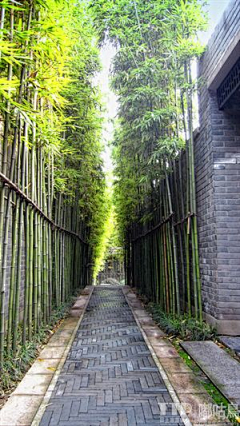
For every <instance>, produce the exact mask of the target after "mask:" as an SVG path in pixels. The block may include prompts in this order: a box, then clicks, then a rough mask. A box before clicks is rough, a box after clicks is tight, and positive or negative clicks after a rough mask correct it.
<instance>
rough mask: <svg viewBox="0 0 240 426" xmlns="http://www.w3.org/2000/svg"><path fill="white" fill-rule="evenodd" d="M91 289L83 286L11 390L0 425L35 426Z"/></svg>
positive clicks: (0, 418) (0, 415) (49, 394)
mask: <svg viewBox="0 0 240 426" xmlns="http://www.w3.org/2000/svg"><path fill="white" fill-rule="evenodd" d="M92 292H93V287H90V286H87V287H85V288H84V289H83V290H82V292H81V295H80V296H79V297H78V299H77V301H76V303H75V304H74V306H73V307H72V309H71V311H70V315H69V316H68V317H67V318H65V319H64V320H63V322H62V324H61V325H60V327H59V329H58V330H57V332H56V333H55V334H54V335H53V336H52V337H51V338H50V340H49V342H48V343H47V345H46V346H45V347H44V349H43V350H42V351H41V352H40V354H39V356H38V358H37V359H36V361H35V362H34V363H33V365H32V366H31V368H30V369H29V370H28V372H27V373H26V375H25V376H24V378H23V379H22V381H21V382H20V383H19V385H18V386H17V388H16V389H15V390H14V392H13V393H12V395H11V396H10V398H9V400H8V401H7V402H6V404H5V405H4V406H3V408H2V410H1V413H0V426H31V425H34V426H37V425H38V424H39V422H40V420H41V418H42V415H43V413H44V410H45V408H46V406H47V404H48V402H49V399H50V397H51V394H52V391H53V389H54V386H55V383H56V381H57V378H58V376H59V373H60V371H61V369H62V366H63V364H64V362H65V360H66V358H67V355H68V352H69V350H70V347H71V345H72V342H73V340H74V338H75V335H76V332H77V330H78V327H79V325H80V323H81V321H82V318H83V315H84V313H85V310H86V308H87V306H88V302H89V300H90V297H91V295H92Z"/></svg>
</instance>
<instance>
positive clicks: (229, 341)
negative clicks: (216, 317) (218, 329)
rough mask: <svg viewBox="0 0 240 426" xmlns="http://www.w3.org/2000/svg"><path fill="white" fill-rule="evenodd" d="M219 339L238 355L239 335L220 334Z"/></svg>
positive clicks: (239, 354) (239, 346) (239, 351)
mask: <svg viewBox="0 0 240 426" xmlns="http://www.w3.org/2000/svg"><path fill="white" fill-rule="evenodd" d="M219 340H220V342H222V343H223V344H224V345H225V346H227V347H228V348H229V349H232V351H234V352H236V354H237V355H238V356H240V336H236V337H230V336H220V337H219Z"/></svg>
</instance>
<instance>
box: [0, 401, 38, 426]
mask: <svg viewBox="0 0 240 426" xmlns="http://www.w3.org/2000/svg"><path fill="white" fill-rule="evenodd" d="M42 399H43V396H42V395H12V396H11V397H10V398H9V400H8V402H7V404H5V405H4V407H3V408H2V409H1V412H0V425H1V426H30V425H31V424H32V419H33V417H34V416H35V414H36V412H37V409H38V407H39V405H40V404H41V402H42Z"/></svg>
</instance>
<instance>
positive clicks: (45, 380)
mask: <svg viewBox="0 0 240 426" xmlns="http://www.w3.org/2000/svg"><path fill="white" fill-rule="evenodd" d="M51 379H52V375H49V374H44V375H43V374H41V375H38V374H26V376H25V377H24V378H23V379H22V381H21V382H20V383H19V385H18V387H17V388H16V389H15V391H14V392H13V395H44V394H45V393H46V390H47V388H48V386H49V384H50V381H51Z"/></svg>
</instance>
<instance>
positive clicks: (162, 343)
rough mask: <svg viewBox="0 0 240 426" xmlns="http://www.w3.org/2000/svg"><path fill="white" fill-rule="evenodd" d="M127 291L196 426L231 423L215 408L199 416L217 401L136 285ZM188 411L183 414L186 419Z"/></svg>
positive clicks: (147, 337)
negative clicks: (158, 322) (214, 411)
mask: <svg viewBox="0 0 240 426" xmlns="http://www.w3.org/2000/svg"><path fill="white" fill-rule="evenodd" d="M123 292H124V294H125V297H126V300H127V301H128V304H129V306H130V307H131V309H132V312H133V315H134V317H135V319H136V322H137V323H138V325H139V327H140V329H141V331H142V333H143V336H144V338H145V341H146V343H147V345H148V347H149V349H150V350H151V353H152V356H153V357H154V360H155V362H156V360H157V362H156V364H157V365H158V367H159V368H160V371H161V374H162V375H163V378H166V381H165V384H166V386H167V387H168V390H169V392H170V393H171V396H172V398H173V399H174V402H177V400H178V401H179V402H180V404H181V405H182V407H184V411H185V413H186V415H187V417H188V418H189V419H190V421H191V422H192V424H193V425H194V426H203V425H204V426H208V425H209V426H210V425H211V426H227V425H229V424H230V423H229V422H228V421H224V422H223V421H221V420H220V419H217V418H216V417H215V416H214V415H213V414H212V413H211V412H206V413H202V416H201V419H200V418H199V407H204V406H206V405H207V406H210V404H213V406H214V405H215V402H214V401H213V399H212V398H211V397H210V396H209V394H208V393H207V391H206V390H205V389H204V387H203V386H202V385H201V383H200V382H199V381H198V380H197V378H196V377H195V375H194V373H193V372H192V370H191V369H190V368H189V367H188V366H187V365H186V364H185V362H184V361H183V360H182V358H181V357H180V355H179V354H178V352H177V350H176V349H175V348H174V346H173V345H172V344H171V343H170V342H169V339H167V337H166V335H165V334H164V333H163V331H162V330H160V328H159V327H158V326H157V325H156V323H155V322H154V321H153V319H152V318H151V316H150V315H149V314H148V313H147V312H146V311H145V309H144V307H143V305H142V303H141V302H140V300H139V299H138V298H137V296H136V294H135V293H134V292H133V291H132V289H131V288H130V287H128V286H125V287H123ZM154 354H155V355H154ZM171 390H173V392H172V391H171ZM173 394H175V396H174V397H173ZM206 411H207V410H206ZM186 415H185V416H183V421H184V418H186ZM186 424H187V423H186Z"/></svg>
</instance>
